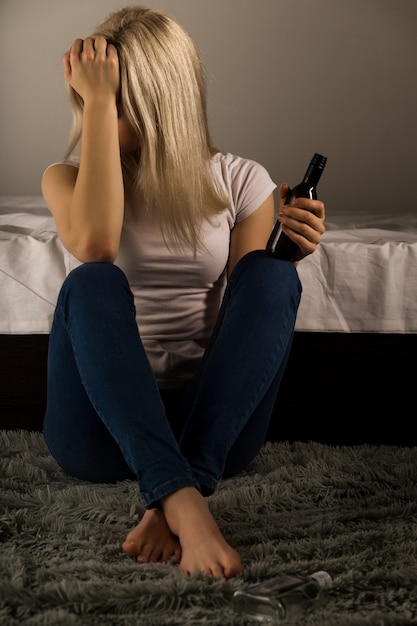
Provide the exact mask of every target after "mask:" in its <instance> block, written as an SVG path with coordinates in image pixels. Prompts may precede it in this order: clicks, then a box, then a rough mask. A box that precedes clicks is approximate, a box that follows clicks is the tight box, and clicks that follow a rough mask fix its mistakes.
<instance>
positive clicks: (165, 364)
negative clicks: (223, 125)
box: [115, 153, 276, 389]
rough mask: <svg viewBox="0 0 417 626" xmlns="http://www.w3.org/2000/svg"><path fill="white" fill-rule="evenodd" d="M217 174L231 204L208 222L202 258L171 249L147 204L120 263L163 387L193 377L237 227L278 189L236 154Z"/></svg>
mask: <svg viewBox="0 0 417 626" xmlns="http://www.w3.org/2000/svg"><path fill="white" fill-rule="evenodd" d="M212 171H213V176H214V179H215V182H216V185H217V186H218V188H220V189H222V190H223V191H225V192H226V194H227V195H228V197H229V198H230V205H229V206H228V208H227V209H225V210H224V211H223V212H222V213H220V214H218V215H215V216H214V218H212V219H211V220H210V222H209V221H206V222H204V224H203V228H202V233H203V237H202V241H203V244H204V250H203V251H202V252H198V253H197V255H196V256H195V255H194V254H193V253H192V252H190V253H187V252H183V251H181V252H178V251H177V250H176V249H175V247H171V248H169V247H167V245H166V243H165V242H164V240H163V238H162V235H161V233H160V230H159V229H158V228H157V227H155V226H154V225H153V224H152V222H151V221H150V220H149V218H148V217H147V216H146V212H145V211H140V207H139V210H132V211H128V210H127V211H126V215H125V220H124V226H123V231H122V237H121V242H120V249H119V254H118V257H117V259H116V261H115V264H116V265H118V266H119V267H120V268H121V269H122V270H123V271H124V272H125V274H126V276H127V278H128V281H129V284H130V287H131V290H132V292H133V295H134V299H135V306H136V319H137V323H138V327H139V332H140V336H141V339H142V342H143V345H144V348H145V351H146V353H147V356H148V359H149V362H150V364H151V367H152V370H153V372H154V375H155V377H156V380H157V383H158V385H159V387H160V388H161V389H163V388H172V387H178V386H182V385H183V384H184V383H185V382H186V381H187V380H189V379H190V378H191V377H192V375H193V372H194V370H195V366H196V363H197V362H198V361H199V360H200V358H201V357H202V354H203V352H204V349H205V347H206V346H207V343H208V340H209V338H210V335H211V332H212V329H213V326H214V323H215V321H216V318H217V314H218V310H219V307H220V303H221V299H222V295H223V291H224V288H225V285H226V266H227V261H228V256H229V245H230V233H231V230H232V229H233V227H234V225H235V224H237V223H238V222H239V221H240V220H242V219H244V218H246V217H248V216H249V215H251V213H253V212H254V211H255V210H256V209H257V208H258V207H259V206H260V205H261V204H262V202H264V201H265V200H266V198H267V197H268V196H269V195H270V194H271V193H272V192H273V190H274V189H275V188H276V185H275V183H274V182H273V181H272V180H271V178H270V176H269V174H268V172H267V171H266V169H265V168H264V167H263V166H262V165H260V164H259V163H257V162H255V161H252V160H249V159H243V158H242V157H238V156H234V155H232V154H229V153H227V154H221V153H217V154H216V155H215V156H214V157H213V159H212ZM135 208H136V207H135Z"/></svg>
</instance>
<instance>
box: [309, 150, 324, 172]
mask: <svg viewBox="0 0 417 626" xmlns="http://www.w3.org/2000/svg"><path fill="white" fill-rule="evenodd" d="M312 162H313V163H314V165H316V166H317V167H320V168H321V169H323V168H324V166H325V165H326V162H327V157H325V156H323V155H322V154H319V153H318V152H316V153H315V154H314V156H313V159H312Z"/></svg>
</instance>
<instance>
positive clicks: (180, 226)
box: [66, 6, 229, 252]
mask: <svg viewBox="0 0 417 626" xmlns="http://www.w3.org/2000/svg"><path fill="white" fill-rule="evenodd" d="M98 35H102V36H104V37H105V38H106V39H107V41H108V42H109V43H112V44H113V45H114V46H115V47H116V49H117V52H118V57H119V64H120V96H119V98H120V100H119V106H120V108H121V111H122V113H123V116H124V117H125V118H126V120H127V121H128V122H129V124H130V125H131V126H132V128H133V129H134V131H135V132H136V133H137V135H138V137H139V141H140V157H139V160H138V157H137V156H135V155H134V154H123V155H122V167H123V174H124V180H125V188H126V192H127V193H128V194H133V195H134V194H138V193H139V194H140V196H141V198H142V199H143V201H144V204H145V206H146V207H147V209H148V210H149V212H150V215H151V216H152V219H154V220H155V223H156V224H158V225H159V227H160V229H161V232H162V235H163V236H164V238H165V239H166V240H167V241H168V240H170V241H172V242H174V244H179V245H180V246H182V247H184V246H186V247H191V249H193V250H194V252H195V251H196V250H197V249H199V247H200V246H201V241H200V226H201V222H202V220H203V219H204V218H206V219H210V217H211V216H213V215H215V214H216V213H219V212H220V211H223V210H224V209H225V208H226V206H227V205H228V203H229V200H228V199H227V198H225V197H224V196H223V195H222V192H219V190H217V189H216V188H215V185H214V181H213V177H212V174H211V171H210V159H211V157H212V156H213V154H214V153H216V152H218V150H217V149H216V148H215V147H214V146H213V144H212V142H211V138H210V133H209V129H208V121H207V104H206V85H205V78H204V71H203V67H202V63H201V60H200V57H199V54H198V51H197V48H196V46H195V43H194V42H193V40H192V39H191V37H190V36H189V35H188V33H187V32H186V31H185V30H184V29H183V28H182V27H181V26H180V25H179V24H178V23H177V22H176V21H175V20H174V19H173V18H172V17H170V16H168V15H166V14H164V13H161V12H160V11H156V10H154V9H148V8H146V7H140V6H132V7H126V8H123V9H121V10H119V11H115V12H114V13H111V14H110V15H109V16H108V18H107V19H106V20H105V21H104V22H103V23H102V24H101V25H100V26H98V27H97V29H96V30H95V32H94V33H93V34H92V36H93V37H94V36H98ZM70 97H71V102H72V107H73V126H72V129H71V134H70V139H69V143H68V150H67V155H66V156H67V157H68V156H70V155H71V154H72V152H73V151H74V149H75V147H76V146H77V144H78V142H79V140H80V136H81V123H82V100H81V98H80V97H79V96H78V94H76V93H75V92H74V90H72V89H71V88H70Z"/></svg>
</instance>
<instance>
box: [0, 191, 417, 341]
mask: <svg viewBox="0 0 417 626" xmlns="http://www.w3.org/2000/svg"><path fill="white" fill-rule="evenodd" d="M326 226H327V229H328V230H327V231H326V233H325V234H324V236H323V241H322V243H321V245H320V246H319V247H318V249H317V250H316V252H315V253H314V254H312V255H310V256H309V257H307V258H306V259H304V260H303V261H302V262H301V263H300V264H299V265H298V271H299V275H300V279H301V282H302V285H303V294H302V298H301V304H300V309H299V312H298V317H297V322H296V330H298V331H310V332H311V331H313V332H368V333H417V215H414V214H409V215H403V216H401V217H399V216H396V217H395V218H391V217H390V218H387V217H386V216H378V215H375V216H371V217H369V216H367V217H365V216H361V218H360V220H358V219H356V220H355V221H354V220H352V218H351V217H350V216H343V215H339V216H337V217H333V218H332V219H329V221H327V222H326ZM77 265H78V261H77V260H76V259H74V257H72V256H71V255H70V254H69V253H68V252H67V251H66V250H65V249H64V248H63V246H62V244H61V243H60V241H59V239H58V236H57V234H56V229H55V225H54V221H53V218H52V216H51V214H50V212H49V210H48V209H47V207H46V205H45V203H44V200H43V199H42V197H41V196H29V197H28V196H13V197H10V196H3V197H1V196H0V334H33V333H49V331H50V328H51V323H52V317H53V312H54V308H55V302H56V298H57V295H58V291H59V288H60V286H61V284H62V282H63V281H64V279H65V277H66V275H67V274H68V272H69V271H70V270H71V269H73V268H74V267H76V266H77Z"/></svg>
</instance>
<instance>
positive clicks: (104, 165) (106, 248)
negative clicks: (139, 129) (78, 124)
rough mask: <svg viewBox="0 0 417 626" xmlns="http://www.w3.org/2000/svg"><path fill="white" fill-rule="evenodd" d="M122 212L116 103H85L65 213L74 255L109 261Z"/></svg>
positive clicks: (118, 233)
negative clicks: (77, 165) (78, 154)
mask: <svg viewBox="0 0 417 626" xmlns="http://www.w3.org/2000/svg"><path fill="white" fill-rule="evenodd" d="M123 214H124V188H123V176H122V167H121V161H120V148H119V136H118V124H117V108H116V103H115V102H114V101H103V102H99V103H97V102H94V103H85V105H84V112H83V129H82V137H81V159H80V168H79V172H78V176H77V180H76V184H75V187H74V193H73V197H72V201H71V206H70V208H69V215H68V220H69V224H68V233H69V237H70V240H71V247H72V248H73V249H74V250H75V251H77V256H78V258H81V259H82V260H84V261H95V260H111V261H113V260H114V258H115V256H116V255H117V250H118V247H119V241H120V234H121V229H122V223H123Z"/></svg>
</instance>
